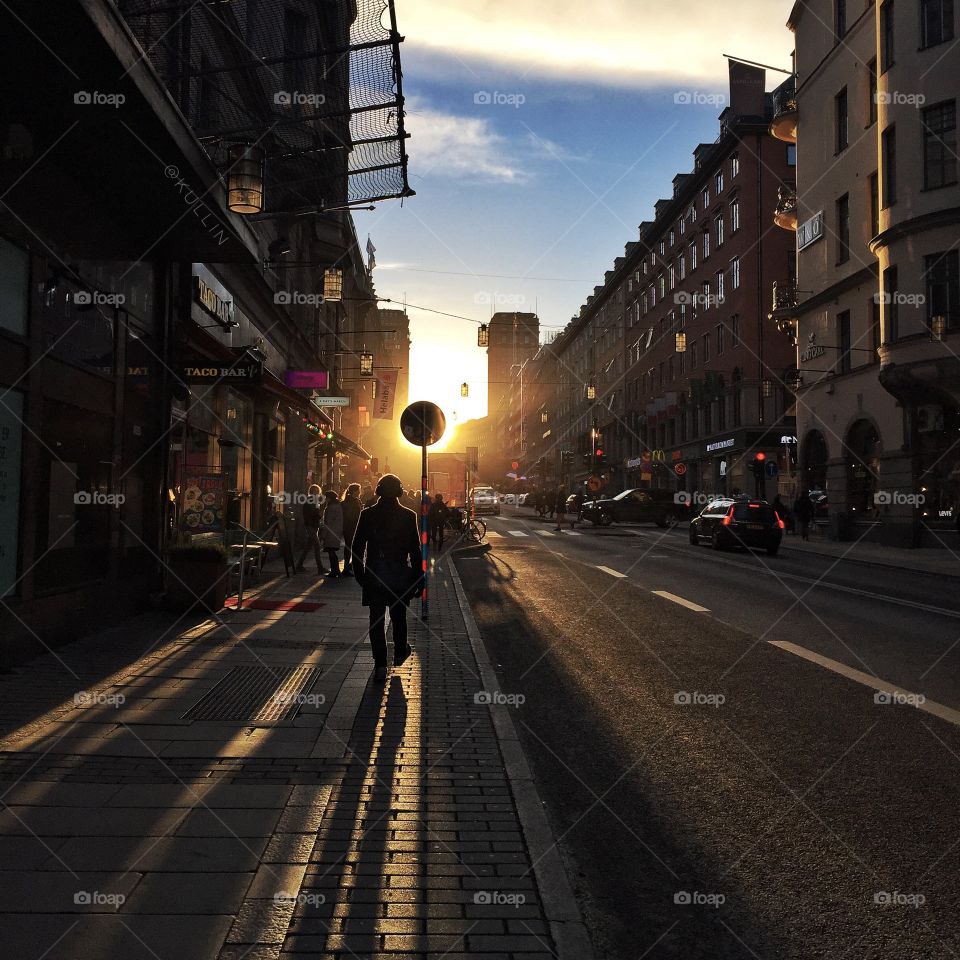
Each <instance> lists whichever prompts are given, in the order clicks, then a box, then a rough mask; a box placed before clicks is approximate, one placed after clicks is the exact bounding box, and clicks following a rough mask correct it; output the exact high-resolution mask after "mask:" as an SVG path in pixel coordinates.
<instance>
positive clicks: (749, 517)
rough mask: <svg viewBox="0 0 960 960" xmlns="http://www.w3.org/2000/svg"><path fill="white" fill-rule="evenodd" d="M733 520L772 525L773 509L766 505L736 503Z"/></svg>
mask: <svg viewBox="0 0 960 960" xmlns="http://www.w3.org/2000/svg"><path fill="white" fill-rule="evenodd" d="M733 519H734V520H740V521H743V522H745V523H773V507H771V506H770V505H769V504H766V503H737V504H735V505H734V508H733Z"/></svg>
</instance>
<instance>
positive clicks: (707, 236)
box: [703, 230, 710, 260]
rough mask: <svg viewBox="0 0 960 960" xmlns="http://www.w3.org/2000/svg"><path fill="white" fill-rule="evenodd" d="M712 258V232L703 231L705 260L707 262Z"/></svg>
mask: <svg viewBox="0 0 960 960" xmlns="http://www.w3.org/2000/svg"><path fill="white" fill-rule="evenodd" d="M709 256H710V231H709V230H704V231H703V259H704V260H706V259H707V258H708V257H709Z"/></svg>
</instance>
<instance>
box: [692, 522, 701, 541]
mask: <svg viewBox="0 0 960 960" xmlns="http://www.w3.org/2000/svg"><path fill="white" fill-rule="evenodd" d="M690 545H691V546H693V547H698V546H700V538H699V537H698V536H697V528H696V527H695V526H694V525H693V524H692V523H691V524H690Z"/></svg>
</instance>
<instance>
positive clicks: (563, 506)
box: [553, 487, 567, 530]
mask: <svg viewBox="0 0 960 960" xmlns="http://www.w3.org/2000/svg"><path fill="white" fill-rule="evenodd" d="M563 493H564V491H563V487H561V488H560V489H559V490H557V491H556V493H555V494H554V497H553V509H554V512H555V514H556V517H557V529H558V530H559V529H560V528H561V526H562V524H563V521H564V518H565V516H566V513H567V498H566V497H565V496H564V495H563Z"/></svg>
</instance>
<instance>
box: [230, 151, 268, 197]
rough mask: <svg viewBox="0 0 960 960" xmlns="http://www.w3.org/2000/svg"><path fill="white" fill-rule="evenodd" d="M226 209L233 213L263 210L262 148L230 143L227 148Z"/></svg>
mask: <svg viewBox="0 0 960 960" xmlns="http://www.w3.org/2000/svg"><path fill="white" fill-rule="evenodd" d="M227 160H228V164H227V208H228V209H229V210H230V211H231V212H233V213H245V214H251V213H260V211H261V210H263V148H262V147H255V146H252V145H250V144H247V143H232V144H230V146H229V147H228V148H227Z"/></svg>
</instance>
